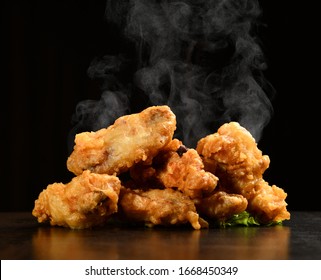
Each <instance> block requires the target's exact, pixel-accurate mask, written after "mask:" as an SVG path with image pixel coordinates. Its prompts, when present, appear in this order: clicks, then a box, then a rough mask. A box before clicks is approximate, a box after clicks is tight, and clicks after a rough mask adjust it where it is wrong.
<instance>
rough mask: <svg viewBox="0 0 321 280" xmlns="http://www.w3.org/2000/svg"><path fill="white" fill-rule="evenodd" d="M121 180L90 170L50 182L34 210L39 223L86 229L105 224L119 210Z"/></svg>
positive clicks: (33, 212) (40, 195) (36, 202)
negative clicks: (67, 181) (57, 181)
mask: <svg viewBox="0 0 321 280" xmlns="http://www.w3.org/2000/svg"><path fill="white" fill-rule="evenodd" d="M120 188H121V182H120V180H119V179H118V178H117V177H116V176H113V175H107V174H95V173H91V172H90V171H88V170H86V171H84V172H83V173H82V174H81V175H79V176H77V177H74V178H73V179H72V180H71V181H70V182H69V183H67V184H63V183H54V184H50V185H48V186H47V188H46V189H44V190H43V191H42V192H41V193H40V194H39V197H38V199H37V200H36V201H35V207H34V209H33V211H32V214H33V216H35V217H36V218H37V219H38V222H39V223H44V222H50V224H51V225H52V226H55V225H57V226H63V227H69V228H72V229H84V228H90V227H94V226H99V225H104V224H105V223H106V221H107V220H108V218H109V217H110V215H111V214H113V213H115V212H117V210H118V196H119V192H120Z"/></svg>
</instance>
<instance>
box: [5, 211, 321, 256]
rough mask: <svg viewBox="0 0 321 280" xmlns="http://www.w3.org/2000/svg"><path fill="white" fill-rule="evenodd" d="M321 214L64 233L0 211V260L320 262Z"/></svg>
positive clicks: (27, 217)
mask: <svg viewBox="0 0 321 280" xmlns="http://www.w3.org/2000/svg"><path fill="white" fill-rule="evenodd" d="M320 232H321V212H292V214H291V220H290V221H288V222H286V223H284V225H283V226H274V227H248V228H247V227H236V228H225V229H224V228H222V229H218V228H211V229H202V230H193V229H192V228H191V227H179V228H175V227H174V228H162V227H155V228H146V227H141V226H140V227H138V226H136V227H135V226H128V225H124V224H121V225H119V224H110V225H107V226H106V227H103V228H98V229H91V230H89V229H86V230H70V229H67V228H61V227H51V226H49V225H41V224H38V223H37V221H36V219H35V218H34V217H33V216H32V215H31V213H27V212H20V213H19V212H17V213H15V212H13V213H1V212H0V257H1V259H2V260H5V259H15V260H17V259H21V260H24V259H48V260H51V259H61V260H67V259H73V260H77V259H78V260H79V259H85V260H90V259H114V260H117V259H137V260H140V259H141V260H148V259H151V260H153V259H155V260H157V259H181V260H188V259H189V260H193V259H212V260H215V259H216V260H217V259H223V260H224V259H226V260H233V259H235V260H237V259H240V260H251V259H258V260H262V259H263V260H264V259H267V260H269V259H274V260H282V259H318V260H319V259H321V239H320Z"/></svg>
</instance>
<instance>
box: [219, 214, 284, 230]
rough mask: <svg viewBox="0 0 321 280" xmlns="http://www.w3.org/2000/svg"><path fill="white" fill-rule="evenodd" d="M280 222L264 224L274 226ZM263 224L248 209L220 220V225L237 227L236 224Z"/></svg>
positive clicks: (249, 225)
mask: <svg viewBox="0 0 321 280" xmlns="http://www.w3.org/2000/svg"><path fill="white" fill-rule="evenodd" d="M280 224H282V221H280V222H271V223H268V224H263V225H264V226H274V225H280ZM261 225H262V224H261V223H260V222H259V221H258V219H256V218H255V217H254V216H252V215H251V214H250V213H249V212H247V211H243V212H242V213H240V214H235V215H233V216H232V217H231V218H229V219H227V220H226V221H220V222H219V226H220V227H235V226H245V227H251V226H261Z"/></svg>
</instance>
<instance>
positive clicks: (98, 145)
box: [67, 105, 176, 175]
mask: <svg viewBox="0 0 321 280" xmlns="http://www.w3.org/2000/svg"><path fill="white" fill-rule="evenodd" d="M175 129H176V117H175V115H174V113H173V112H172V111H171V110H170V108H169V107H168V106H165V105H164V106H152V107H149V108H147V109H145V110H143V111H142V112H140V113H137V114H131V115H126V116H123V117H120V118H118V119H117V120H116V121H115V123H114V124H113V125H111V126H109V127H108V128H103V129H100V130H98V131H97V132H83V133H79V134H77V135H76V137H75V145H74V150H73V152H72V153H71V155H70V156H69V158H68V159H67V168H68V170H69V171H71V172H73V173H74V174H75V175H79V174H81V173H82V172H83V171H84V170H87V169H88V170H90V171H92V172H96V173H105V174H110V175H111V174H117V175H118V174H120V173H122V172H124V171H127V170H128V169H129V168H130V167H131V166H133V165H134V164H135V163H138V162H141V161H144V162H148V161H150V160H151V159H152V158H153V157H154V156H155V155H156V154H157V153H158V151H159V150H160V149H162V148H163V147H164V146H166V145H167V144H168V143H169V142H170V141H171V140H172V137H173V134H174V131H175Z"/></svg>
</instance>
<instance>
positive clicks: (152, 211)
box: [119, 188, 208, 229]
mask: <svg viewBox="0 0 321 280" xmlns="http://www.w3.org/2000/svg"><path fill="white" fill-rule="evenodd" d="M119 207H120V211H122V213H123V214H124V216H125V217H126V218H127V219H129V220H131V221H136V222H144V223H145V224H146V225H148V226H153V225H164V226H169V225H181V224H187V223H190V224H191V225H192V227H193V228H194V229H200V228H201V227H207V226H208V224H207V222H206V221H204V220H203V219H201V218H200V217H199V215H198V214H197V212H196V208H195V205H194V203H193V201H192V200H191V199H190V198H189V197H187V196H186V195H184V194H183V193H181V192H179V191H175V190H173V189H150V190H148V191H143V190H139V189H136V190H131V189H126V188H122V189H121V195H120V199H119Z"/></svg>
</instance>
